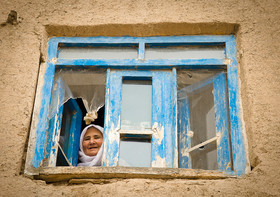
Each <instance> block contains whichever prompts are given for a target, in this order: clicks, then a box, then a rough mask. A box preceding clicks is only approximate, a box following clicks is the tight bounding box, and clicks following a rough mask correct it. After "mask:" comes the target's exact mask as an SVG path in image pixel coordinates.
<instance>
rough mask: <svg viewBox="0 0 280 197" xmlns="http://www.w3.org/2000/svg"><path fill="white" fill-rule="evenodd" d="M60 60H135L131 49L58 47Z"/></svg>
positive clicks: (133, 49)
mask: <svg viewBox="0 0 280 197" xmlns="http://www.w3.org/2000/svg"><path fill="white" fill-rule="evenodd" d="M58 58H62V59H137V49H136V48H133V47H60V49H59V52H58Z"/></svg>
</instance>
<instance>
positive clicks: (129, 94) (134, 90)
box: [121, 80, 152, 130]
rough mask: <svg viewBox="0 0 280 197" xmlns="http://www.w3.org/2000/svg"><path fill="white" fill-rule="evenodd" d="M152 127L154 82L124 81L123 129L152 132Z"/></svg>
mask: <svg viewBox="0 0 280 197" xmlns="http://www.w3.org/2000/svg"><path fill="white" fill-rule="evenodd" d="M151 125H152V81H151V80H123V85H122V104H121V129H123V130H150V129H151V127H152V126H151Z"/></svg>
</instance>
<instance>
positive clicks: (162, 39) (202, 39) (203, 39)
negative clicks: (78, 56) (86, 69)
mask: <svg viewBox="0 0 280 197" xmlns="http://www.w3.org/2000/svg"><path fill="white" fill-rule="evenodd" d="M232 37H233V36H220V35H219V36H215V35H212V36H157V37H129V36H127V37H102V36H100V37H56V38H51V39H50V41H52V42H60V43H139V42H146V43H192V44H193V43H206V44H209V43H225V42H227V41H228V40H229V39H231V38H232Z"/></svg>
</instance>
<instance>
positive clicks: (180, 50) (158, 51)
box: [145, 45, 225, 59]
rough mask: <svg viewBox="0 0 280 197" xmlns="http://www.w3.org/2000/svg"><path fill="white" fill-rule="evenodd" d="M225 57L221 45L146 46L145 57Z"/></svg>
mask: <svg viewBox="0 0 280 197" xmlns="http://www.w3.org/2000/svg"><path fill="white" fill-rule="evenodd" d="M200 58H203V59H211V58H215V59H223V58H225V48H224V46H223V45H221V46H206V45H205V46H194V45H185V46H184V45H181V46H161V45H151V46H149V45H148V46H146V51H145V59H200Z"/></svg>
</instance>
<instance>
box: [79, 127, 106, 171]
mask: <svg viewBox="0 0 280 197" xmlns="http://www.w3.org/2000/svg"><path fill="white" fill-rule="evenodd" d="M102 143H103V128H102V127H100V126H98V125H94V124H91V125H89V126H87V127H86V128H84V130H83V131H82V134H81V137H80V151H79V164H78V166H100V165H101V160H102V153H103V149H102Z"/></svg>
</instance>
